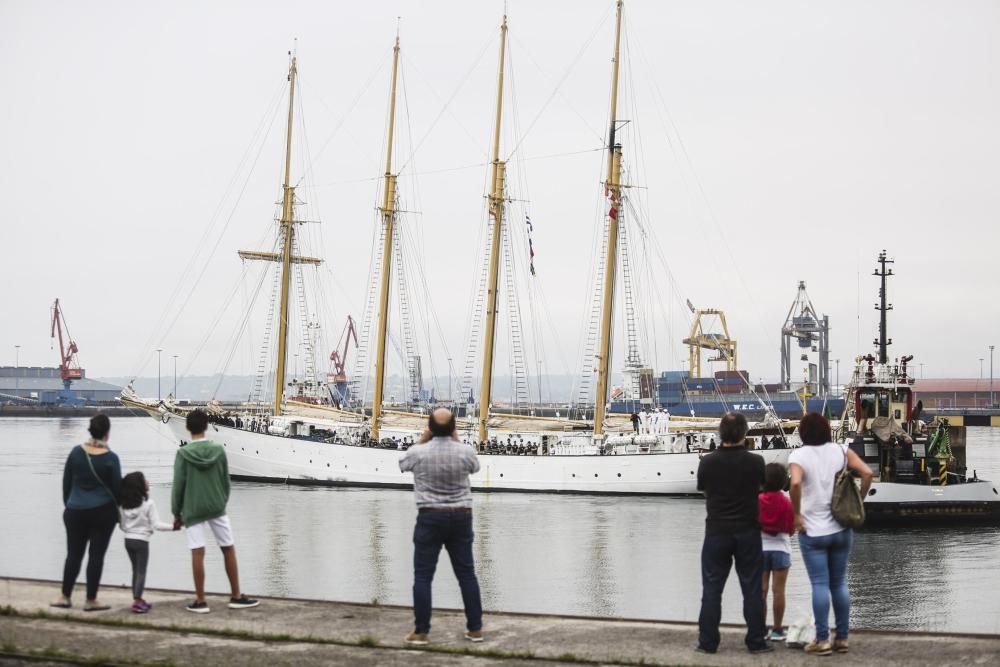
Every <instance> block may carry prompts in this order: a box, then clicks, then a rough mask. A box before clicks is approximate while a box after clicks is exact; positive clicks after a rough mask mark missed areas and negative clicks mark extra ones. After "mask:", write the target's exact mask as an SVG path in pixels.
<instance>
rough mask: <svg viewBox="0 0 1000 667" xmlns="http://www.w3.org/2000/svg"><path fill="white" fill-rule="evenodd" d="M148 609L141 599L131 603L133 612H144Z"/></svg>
mask: <svg viewBox="0 0 1000 667" xmlns="http://www.w3.org/2000/svg"><path fill="white" fill-rule="evenodd" d="M148 611H149V606H148V605H147V604H146V603H145V602H143V601H142V600H139V601H137V602H133V603H132V613H133V614H145V613H146V612H148Z"/></svg>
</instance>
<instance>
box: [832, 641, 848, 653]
mask: <svg viewBox="0 0 1000 667" xmlns="http://www.w3.org/2000/svg"><path fill="white" fill-rule="evenodd" d="M833 650H834V651H836V652H837V653H847V652H848V651H849V650H850V647H849V646H848V645H847V640H846V639H834V640H833Z"/></svg>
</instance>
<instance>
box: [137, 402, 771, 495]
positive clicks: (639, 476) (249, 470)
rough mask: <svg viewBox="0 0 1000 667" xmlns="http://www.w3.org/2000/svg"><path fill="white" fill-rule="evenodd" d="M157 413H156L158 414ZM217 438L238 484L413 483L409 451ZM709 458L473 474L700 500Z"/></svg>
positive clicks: (172, 422) (533, 487) (501, 468)
mask: <svg viewBox="0 0 1000 667" xmlns="http://www.w3.org/2000/svg"><path fill="white" fill-rule="evenodd" d="M153 414H156V413H153ZM157 416H158V417H159V418H160V419H161V421H163V422H164V423H165V424H166V425H167V426H168V427H169V428H170V429H171V431H173V433H174V435H176V436H177V439H178V444H179V443H180V442H182V441H186V440H187V439H188V437H189V436H188V434H187V432H186V430H185V427H184V417H183V416H178V415H174V414H171V413H167V412H161V413H159V414H158V415H157ZM208 436H209V438H210V439H212V440H214V441H216V442H219V443H221V444H222V445H223V446H225V448H226V455H227V458H228V460H229V472H230V475H232V477H233V478H234V479H238V480H252V481H264V482H283V483H288V484H315V485H326V486H362V487H388V488H410V487H412V485H413V477H412V475H411V474H409V473H402V472H400V470H399V458H400V456H402V452H400V451H398V450H394V449H379V448H373V447H357V446H352V445H343V444H331V443H325V442H317V441H314V440H306V439H302V438H294V437H285V436H281V435H270V434H265V433H258V432H253V431H246V430H242V429H237V428H230V427H226V426H218V425H215V424H210V425H209V434H208ZM789 451H790V450H787V449H777V450H763V451H759V452H757V453H758V454H760V455H761V456H763V457H764V460H765V461H766V462H768V463H770V462H772V461H777V462H779V463H784V464H787V460H788V454H789ZM700 457H701V454H698V453H686V452H685V453H666V452H662V453H661V452H657V453H642V454H623V455H605V456H601V455H588V454H579V455H534V456H512V455H503V454H500V455H486V454H483V455H480V457H479V461H480V465H481V470H480V471H479V472H478V473H476V474H475V475H472V476H471V481H472V487H473V488H474V489H476V490H478V491H522V492H543V493H585V494H639V495H696V494H698V490H697V488H696V479H695V476H696V473H697V471H698V461H699V459H700Z"/></svg>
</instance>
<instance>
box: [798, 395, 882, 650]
mask: <svg viewBox="0 0 1000 667" xmlns="http://www.w3.org/2000/svg"><path fill="white" fill-rule="evenodd" d="M799 436H800V437H801V438H802V444H803V445H804V446H803V447H799V448H798V449H796V450H795V451H793V452H792V453H791V455H790V456H789V457H788V462H789V467H790V468H791V478H792V487H791V496H792V510H793V511H794V513H795V529H796V530H797V531H798V533H799V549H800V551H801V552H802V560H803V561H804V562H805V564H806V572H808V574H809V582H810V583H811V584H812V605H813V617H814V619H815V622H816V639H815V640H813V641H812V642H811V643H810V644H808V645H807V646H806V647H805V650H806V652H807V653H814V654H816V655H830V654H831V653H833V652H834V651H836V652H837V653H847V651H848V643H847V632H848V627H849V624H850V613H851V596H850V593H849V592H848V590H847V561H848V559H849V558H850V555H851V547H852V545H853V543H854V531H853V530H851V529H850V528H844V527H843V526H841V525H840V524H839V523H837V521H836V519H834V518H833V512H832V510H831V507H830V505H831V502H832V499H833V482H834V479H835V478H836V476H837V473H838V472H840V470H841V469H842V468H843V467H844V462H845V460H846V462H847V467H848V468H849V469H850V470H851V471H853V472H856V473H857V474H858V475H860V476H861V497H862V498H865V497H867V496H868V488H869V487H870V486H871V483H872V471H871V470H870V469H869V468H868V465H867V464H865V462H864V461H862V460H861V458H860V457H859V456H858V455H857V454H855V453H854V452H853V451H851V449H850V448H849V447H848V446H847V445H838V444H836V443H834V442H832V440H833V436H832V435H831V432H830V422H829V421H827V420H826V418H825V417H824V416H823V415H821V414H819V413H816V412H811V413H809V414H807V415H806V416H804V417H803V418H802V421H801V422H799ZM831 599H832V601H833V614H834V618H835V619H836V625H837V634H836V636H835V637H834V640H833V643H832V644H831V642H830V602H831Z"/></svg>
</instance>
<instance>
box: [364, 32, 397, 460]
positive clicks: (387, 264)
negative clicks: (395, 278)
mask: <svg viewBox="0 0 1000 667" xmlns="http://www.w3.org/2000/svg"><path fill="white" fill-rule="evenodd" d="M398 70H399V34H398V33H397V35H396V44H395V46H393V48H392V85H391V88H390V91H389V135H388V139H387V141H386V149H385V187H384V193H383V198H382V234H383V241H382V275H381V279H382V284H381V287H380V289H379V305H378V338H377V339H376V340H377V341H378V342H377V345H378V348H377V350H376V353H375V397H374V400H373V402H372V427H371V437H372V439H374V440H375V441H376V442H377V441H378V439H379V428H380V426H381V422H382V396H383V394H384V391H385V340H386V333H387V331H388V327H389V279H390V277H391V274H392V237H393V234H394V233H395V222H396V176H395V174H393V173H392V135H393V132H394V130H395V127H396V74H397V72H398Z"/></svg>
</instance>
